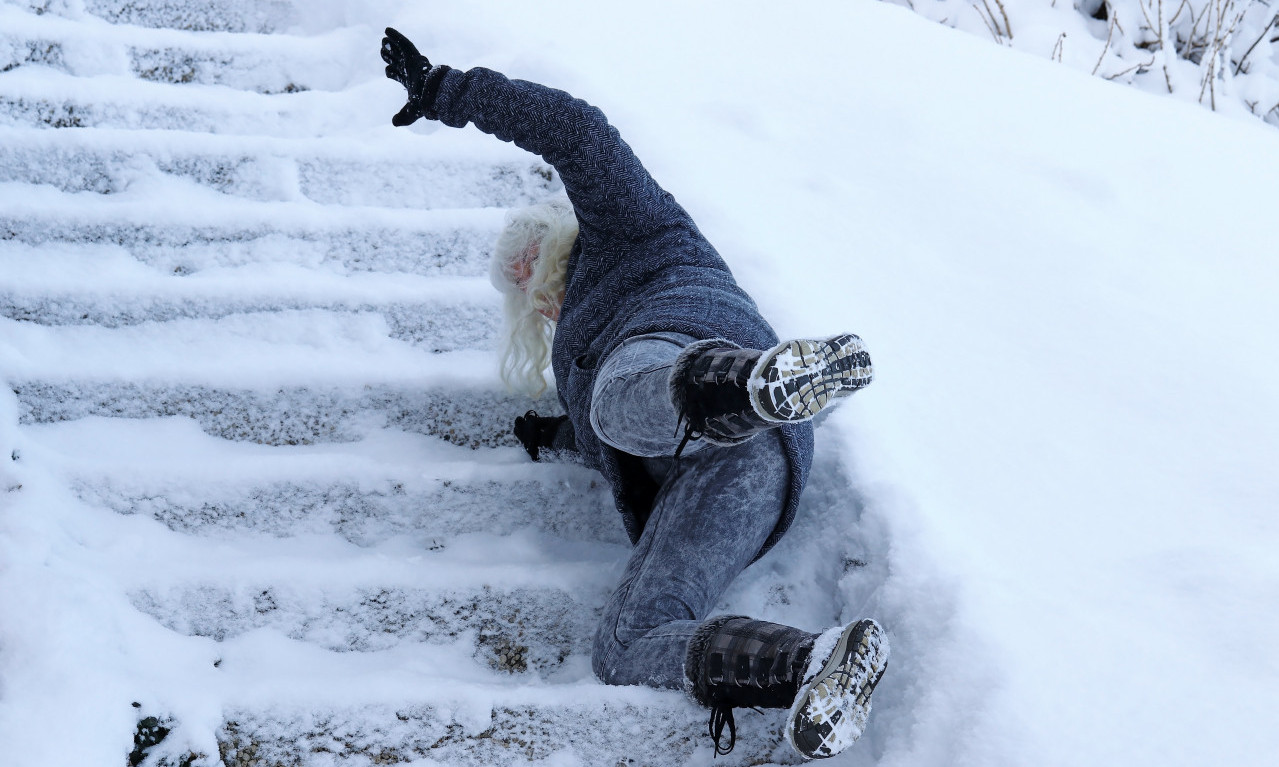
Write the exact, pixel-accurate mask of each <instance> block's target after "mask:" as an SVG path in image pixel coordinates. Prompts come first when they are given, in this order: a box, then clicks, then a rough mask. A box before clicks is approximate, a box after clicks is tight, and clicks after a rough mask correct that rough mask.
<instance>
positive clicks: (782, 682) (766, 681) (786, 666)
mask: <svg viewBox="0 0 1279 767" xmlns="http://www.w3.org/2000/svg"><path fill="white" fill-rule="evenodd" d="M887 662H888V641H887V639H886V638H885V636H884V632H883V630H882V629H881V628H880V627H879V624H877V623H875V622H874V621H871V620H863V621H858V622H856V623H853V624H850V625H849V626H845V627H842V628H834V629H831V630H830V631H827V632H826V633H824V634H821V635H813V634H809V633H808V632H806V631H801V630H799V629H796V628H791V627H790V626H782V625H779V624H776V623H768V622H766V621H757V620H752V619H750V618H747V617H745V616H740V615H730V616H724V617H720V618H713V619H711V620H709V621H706V622H705V623H703V624H702V625H701V627H700V628H698V630H697V633H696V634H694V635H693V637H692V638H691V639H690V640H689V643H688V655H687V658H686V659H685V663H684V674H685V677H686V678H687V682H688V686H689V690H690V693H691V694H692V696H693V699H694V700H696V701H697V702H698V703H700V704H701V705H703V706H706V707H708V708H710V710H711V719H710V724H709V728H708V729H709V735H710V736H711V738H712V739H713V740H714V741H715V753H716V754H727V753H728V752H730V751H732V750H733V745H734V743H735V742H736V740H737V725H736V723H735V722H734V720H733V709H734V708H740V707H749V708H789V709H790V714H789V715H788V717H787V720H786V740H787V742H788V743H790V744H791V745H792V746H793V747H794V748H795V750H796V751H798V752H799V753H800V754H801V755H803V756H805V757H807V758H809V759H815V758H822V757H827V756H833V755H835V754H837V753H839V752H840V751H841V750H843V749H845V748H847V747H848V746H850V745H852V743H853V742H854V741H855V740H857V738H859V737H860V736H861V734H862V730H863V729H864V728H865V726H866V717H867V715H868V714H869V713H870V694H871V691H873V690H874V689H875V685H876V684H877V683H878V682H879V679H880V677H881V676H883V673H884V668H885V666H886V665H887ZM725 727H727V728H728V743H727V745H724V744H723V743H722V740H723V735H724V729H725Z"/></svg>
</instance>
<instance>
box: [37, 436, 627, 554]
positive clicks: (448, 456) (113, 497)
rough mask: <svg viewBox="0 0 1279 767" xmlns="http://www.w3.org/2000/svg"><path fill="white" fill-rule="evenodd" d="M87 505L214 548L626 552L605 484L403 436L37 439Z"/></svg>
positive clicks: (497, 453) (581, 472)
mask: <svg viewBox="0 0 1279 767" xmlns="http://www.w3.org/2000/svg"><path fill="white" fill-rule="evenodd" d="M30 434H31V435H32V439H31V442H32V446H31V447H29V448H28V452H29V453H34V452H35V451H36V449H37V448H36V447H35V445H37V444H38V445H40V446H42V449H43V450H44V451H45V452H44V454H42V456H41V457H42V459H43V460H45V461H51V462H56V463H57V464H58V465H60V466H61V467H62V473H63V474H64V475H65V476H66V477H67V481H68V483H69V484H70V487H71V489H72V491H73V492H74V493H75V494H76V495H77V496H78V497H79V498H80V499H81V500H82V501H84V502H85V503H87V504H89V505H90V506H95V507H101V508H105V509H110V510H111V511H114V512H116V513H119V514H123V515H130V516H132V515H138V516H145V517H150V518H152V519H155V520H157V521H158V522H160V523H161V524H163V525H165V526H167V527H168V528H169V529H171V530H174V531H178V532H182V533H187V534H191V535H196V536H200V537H214V538H227V537H232V538H237V539H238V538H241V537H244V536H276V537H298V536H306V535H325V534H327V535H337V536H339V537H341V538H343V539H345V540H348V541H351V542H353V543H355V544H357V545H360V546H373V545H376V544H379V543H384V542H386V541H389V540H391V539H394V538H402V537H407V538H409V539H411V540H412V541H414V542H415V545H419V546H423V547H426V546H436V547H438V546H440V545H441V544H447V539H448V538H449V537H452V536H457V535H463V534H469V533H489V534H493V535H508V534H513V533H516V532H521V531H538V532H541V533H543V534H547V535H552V536H555V537H557V538H559V539H562V540H570V541H594V542H598V543H607V544H626V543H627V538H626V535H625V533H624V531H623V529H622V526H621V521H620V519H619V518H618V517H617V514H616V512H615V510H614V508H613V500H612V495H611V493H610V491H609V488H608V484H607V483H606V482H605V481H604V480H603V479H602V478H601V477H600V476H599V474H597V473H596V472H594V471H591V470H589V469H586V468H584V467H581V466H578V465H576V464H573V463H547V462H545V461H544V462H541V463H533V462H532V461H530V460H529V458H528V456H527V455H525V453H524V451H523V450H521V449H518V448H501V449H494V450H479V451H472V450H469V449H465V448H459V447H456V446H452V445H448V444H447V443H442V442H441V441H439V440H436V439H432V438H427V437H422V436H419V435H415V434H408V433H404V432H400V431H395V430H385V431H374V432H371V433H370V434H368V435H367V436H366V437H365V438H364V439H362V440H360V441H358V442H351V443H340V444H328V445H316V446H307V447H262V446H258V445H250V444H245V443H235V442H227V441H225V440H220V439H217V438H214V437H210V436H209V435H207V434H205V433H203V432H201V431H200V429H199V427H198V426H197V425H196V424H195V423H193V422H192V421H190V420H189V419H182V418H168V419H150V420H141V419H139V420H133V419H116V418H90V419H83V420H79V421H69V422H62V423H58V424H49V425H43V426H39V427H32V428H31V429H30Z"/></svg>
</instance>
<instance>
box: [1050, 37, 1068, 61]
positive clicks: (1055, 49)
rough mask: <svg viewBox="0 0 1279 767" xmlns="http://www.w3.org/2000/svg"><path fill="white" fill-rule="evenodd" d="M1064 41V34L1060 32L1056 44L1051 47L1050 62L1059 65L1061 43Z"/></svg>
mask: <svg viewBox="0 0 1279 767" xmlns="http://www.w3.org/2000/svg"><path fill="white" fill-rule="evenodd" d="M1065 39H1066V33H1065V32H1062V33H1061V34H1060V35H1057V44H1056V45H1054V46H1053V52H1052V56H1051V57H1050V58H1052V60H1053V61H1055V62H1057V63H1058V64H1060V63H1061V54H1062V49H1063V46H1062V43H1063V42H1064V41H1065Z"/></svg>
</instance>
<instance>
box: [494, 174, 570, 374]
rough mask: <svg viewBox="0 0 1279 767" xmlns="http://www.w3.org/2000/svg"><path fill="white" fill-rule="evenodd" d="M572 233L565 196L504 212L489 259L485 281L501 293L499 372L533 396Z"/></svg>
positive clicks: (545, 362)
mask: <svg viewBox="0 0 1279 767" xmlns="http://www.w3.org/2000/svg"><path fill="white" fill-rule="evenodd" d="M577 232H578V227H577V216H576V214H574V213H573V206H572V204H571V203H570V202H569V201H568V198H567V197H564V198H555V199H552V200H549V201H547V202H544V203H542V204H540V205H533V206H530V207H527V208H516V209H514V210H511V211H508V212H507V214H506V225H505V226H503V228H502V233H501V234H500V235H499V236H498V238H497V244H496V246H495V247H494V248H493V258H492V260H490V262H489V281H490V282H492V283H493V287H495V288H497V289H498V290H499V291H501V293H502V295H503V296H504V297H505V302H504V306H503V313H502V314H503V322H502V333H501V352H500V357H499V359H500V370H501V374H502V380H503V381H505V382H506V385H507V386H509V387H510V388H511V389H513V390H514V391H517V392H521V393H524V394H529V395H531V396H534V397H537V396H540V395H541V394H542V392H544V391H546V376H545V371H546V368H547V367H548V366H549V365H550V363H551V343H552V341H553V340H554V338H555V320H552V319H550V317H555V318H558V317H559V311H560V304H561V303H563V301H564V279H565V274H566V273H567V271H568V257H569V253H570V252H572V250H573V243H574V242H575V241H576V240H577ZM530 265H531V266H532V272H531V274H530V273H529V266H530ZM547 315H550V317H548V316H547Z"/></svg>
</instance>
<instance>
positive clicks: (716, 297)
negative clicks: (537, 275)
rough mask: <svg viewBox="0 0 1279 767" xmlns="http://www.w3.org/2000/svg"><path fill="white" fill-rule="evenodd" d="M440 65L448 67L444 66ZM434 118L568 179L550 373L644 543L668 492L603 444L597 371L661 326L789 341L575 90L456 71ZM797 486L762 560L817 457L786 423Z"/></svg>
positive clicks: (447, 79)
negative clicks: (511, 148) (564, 273)
mask: <svg viewBox="0 0 1279 767" xmlns="http://www.w3.org/2000/svg"><path fill="white" fill-rule="evenodd" d="M440 69H445V68H443V67H441V68H440ZM427 116H428V117H435V118H437V119H439V120H440V121H441V122H443V123H444V124H445V125H450V126H453V127H455V128H461V127H463V126H465V125H466V124H467V123H471V124H473V125H475V127H477V128H479V129H480V130H482V131H484V132H485V133H490V134H492V135H494V136H496V137H497V138H499V139H501V140H503V141H511V142H514V143H515V144H516V145H517V146H519V147H521V148H522V149H525V150H527V151H529V152H532V153H534V154H536V155H540V156H541V157H542V159H544V160H545V161H546V162H548V163H549V164H550V165H551V166H553V167H554V168H555V170H556V171H557V172H558V173H559V174H560V177H561V178H562V179H563V182H564V188H565V191H566V192H567V193H568V197H569V200H570V201H571V202H572V203H573V208H574V211H575V213H576V214H577V219H578V223H579V227H580V234H579V236H578V241H577V243H575V244H574V246H573V251H572V254H571V256H570V258H569V264H568V280H567V286H566V291H565V294H564V306H563V309H562V310H561V313H560V321H559V324H558V325H557V327H556V331H555V342H554V345H553V348H552V353H551V355H552V356H551V367H552V370H553V371H554V373H555V382H556V388H557V389H558V391H559V397H560V402H561V403H562V404H563V406H564V411H565V412H566V413H567V414H568V416H569V421H570V422H571V423H572V425H573V429H574V434H575V438H576V445H577V449H578V451H579V452H580V453H581V455H582V457H583V459H584V460H585V462H586V464H587V465H588V466H590V467H592V468H595V469H597V470H599V471H600V472H601V473H603V474H604V476H605V477H606V478H607V479H608V481H609V483H610V484H611V486H612V488H613V496H614V498H615V500H616V502H617V507H618V510H619V511H621V513H622V519H623V522H624V524H625V525H626V531H627V533H628V534H629V535H630V537H631V541H632V542H635V541H637V540H638V539H639V535H640V533H641V531H642V530H643V528H644V522H645V521H646V520H647V518H648V514H649V511H650V510H651V508H652V503H653V498H654V495H655V493H656V492H657V489H658V488H657V485H656V484H655V483H654V481H653V480H652V479H650V478H649V476H648V474H647V473H646V472H645V471H644V469H643V467H642V465H641V464H640V461H639V459H638V458H636V457H634V456H630V455H627V454H626V453H623V452H621V451H619V450H616V449H614V448H612V447H609V446H608V445H605V444H603V443H601V442H600V441H599V439H598V437H596V435H595V432H594V431H593V430H592V429H591V425H590V409H591V392H592V391H593V390H594V385H595V371H596V366H597V364H598V363H599V362H600V361H602V360H603V359H604V358H605V357H607V356H608V354H609V352H611V351H612V350H613V349H614V348H615V347H616V346H617V345H618V344H620V343H622V341H623V340H625V339H627V338H630V337H632V336H637V335H641V334H644V333H653V332H658V331H674V332H678V333H685V334H688V335H690V336H693V337H695V338H700V339H710V338H726V339H728V340H731V341H733V342H735V343H737V344H740V345H741V346H743V347H747V348H752V349H767V348H768V347H770V346H773V345H775V344H776V343H777V342H778V339H777V336H776V334H775V333H774V332H773V329H772V327H771V326H769V324H768V323H767V322H766V321H765V320H764V318H763V317H761V316H760V314H759V311H758V310H757V309H756V307H755V302H754V301H752V300H751V298H750V297H749V296H748V295H746V293H745V292H744V291H743V290H742V289H741V288H740V287H738V286H737V283H736V281H734V279H733V275H732V273H731V272H729V269H728V266H727V265H726V264H725V263H724V260H723V259H722V258H720V256H719V254H718V253H717V252H716V251H715V248H714V247H712V246H711V244H710V243H709V242H707V240H706V238H705V237H703V236H702V234H701V232H700V231H698V229H697V225H696V224H694V223H693V220H692V218H690V217H689V215H688V213H687V212H686V211H685V210H684V208H683V207H681V206H680V205H679V203H677V202H676V201H675V198H674V197H672V196H671V195H670V193H669V192H667V191H666V190H664V189H662V188H661V187H660V186H658V185H657V182H656V181H654V180H653V178H652V176H650V175H649V174H648V171H646V170H645V169H644V166H643V165H641V164H640V161H639V160H638V159H637V158H636V157H635V154H634V153H633V152H632V151H631V149H630V147H629V146H627V145H626V143H625V142H624V141H622V138H621V136H619V135H618V132H617V130H616V129H615V128H614V127H613V126H611V125H609V123H608V120H607V119H606V118H605V117H604V114H603V113H602V112H601V111H600V110H599V109H597V108H595V107H593V106H591V105H590V104H587V103H586V102H585V101H582V100H580V99H575V98H573V97H572V96H570V95H569V94H567V93H565V92H563V91H559V90H555V89H553V88H547V87H546V86H543V85H538V84H536V83H530V82H525V81H523V80H510V79H507V78H506V77H504V76H503V75H501V74H499V73H497V72H494V71H491V70H488V69H483V68H475V69H471V70H469V71H466V72H463V71H460V70H456V69H454V70H447V71H446V72H444V73H443V77H442V79H440V80H439V90H438V92H437V95H436V97H435V100H434V102H433V103H432V105H431V107H430V109H429V111H428V114H427ZM782 436H783V439H782V442H783V444H784V446H785V450H786V456H787V459H788V460H789V462H790V476H791V481H790V489H789V494H788V497H787V498H786V499H785V502H784V504H783V512H782V515H781V519H780V521H779V522H778V525H777V527H776V529H775V530H774V531H773V534H772V535H771V536H770V537H769V538H768V540H767V541H766V542H765V544H764V547H763V549H762V550H761V551H760V555H763V553H764V552H765V551H767V550H768V549H769V548H770V547H772V545H773V544H774V543H776V542H777V540H778V539H779V538H780V537H781V536H782V534H783V533H784V532H785V531H786V528H787V527H788V526H789V525H790V523H791V520H792V519H793V518H794V516H795V510H796V508H797V506H798V504H799V497H800V493H801V492H803V488H804V483H805V481H806V479H807V477H808V471H809V466H810V464H811V463H812V455H813V429H812V426H811V424H807V423H805V424H798V425H790V426H784V427H782Z"/></svg>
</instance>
